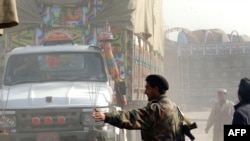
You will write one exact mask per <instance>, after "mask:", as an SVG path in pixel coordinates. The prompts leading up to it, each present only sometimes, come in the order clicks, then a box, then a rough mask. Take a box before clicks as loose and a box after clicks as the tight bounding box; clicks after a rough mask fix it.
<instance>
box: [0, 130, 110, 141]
mask: <svg viewBox="0 0 250 141" xmlns="http://www.w3.org/2000/svg"><path fill="white" fill-rule="evenodd" d="M114 140H115V133H114V132H113V130H105V131H99V130H92V131H91V130H90V131H60V132H40V133H11V134H8V135H0V141H114Z"/></svg>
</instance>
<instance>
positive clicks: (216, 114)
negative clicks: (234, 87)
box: [205, 89, 234, 141]
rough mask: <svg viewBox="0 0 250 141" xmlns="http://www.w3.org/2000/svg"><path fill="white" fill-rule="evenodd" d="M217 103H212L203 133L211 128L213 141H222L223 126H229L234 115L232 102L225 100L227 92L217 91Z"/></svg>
mask: <svg viewBox="0 0 250 141" xmlns="http://www.w3.org/2000/svg"><path fill="white" fill-rule="evenodd" d="M217 95H218V101H217V102H215V103H214V105H213V107H212V109H211V112H210V115H209V117H208V120H207V124H206V128H205V133H208V131H209V129H210V128H211V127H212V126H213V141H224V131H223V129H224V125H226V124H231V123H232V119H233V113H234V102H232V101H230V100H228V99H227V90H226V89H219V90H218V91H217Z"/></svg>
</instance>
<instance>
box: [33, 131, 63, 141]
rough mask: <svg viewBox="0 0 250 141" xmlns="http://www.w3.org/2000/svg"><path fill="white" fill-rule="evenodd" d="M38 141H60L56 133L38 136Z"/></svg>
mask: <svg viewBox="0 0 250 141" xmlns="http://www.w3.org/2000/svg"><path fill="white" fill-rule="evenodd" d="M37 141H59V140H58V134H56V133H42V134H37Z"/></svg>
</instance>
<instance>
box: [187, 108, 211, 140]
mask: <svg viewBox="0 0 250 141" xmlns="http://www.w3.org/2000/svg"><path fill="white" fill-rule="evenodd" d="M209 112H210V111H206V112H185V115H186V116H187V117H189V119H190V121H191V122H196V123H197V125H198V128H196V129H193V130H192V131H191V133H192V134H193V135H194V136H195V141H212V140H213V134H212V128H211V129H210V130H209V133H208V134H206V133H205V127H206V121H207V118H208V115H209ZM186 141H190V139H189V138H186Z"/></svg>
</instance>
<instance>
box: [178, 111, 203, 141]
mask: <svg viewBox="0 0 250 141" xmlns="http://www.w3.org/2000/svg"><path fill="white" fill-rule="evenodd" d="M177 108H178V110H179V112H180V113H181V115H182V117H183V120H184V121H185V122H186V124H184V125H183V126H182V131H183V133H184V134H185V135H186V136H188V137H189V139H190V140H191V141H193V140H194V139H195V137H194V136H193V134H192V133H191V130H192V129H195V128H198V126H197V124H196V122H193V123H191V122H190V120H189V119H188V117H186V116H185V115H184V114H183V113H182V112H181V111H180V109H179V107H178V106H177Z"/></svg>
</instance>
